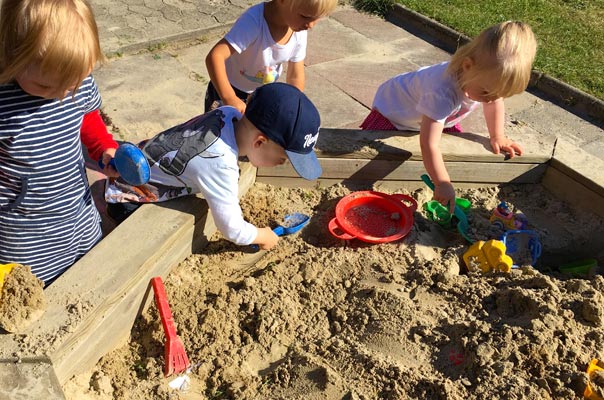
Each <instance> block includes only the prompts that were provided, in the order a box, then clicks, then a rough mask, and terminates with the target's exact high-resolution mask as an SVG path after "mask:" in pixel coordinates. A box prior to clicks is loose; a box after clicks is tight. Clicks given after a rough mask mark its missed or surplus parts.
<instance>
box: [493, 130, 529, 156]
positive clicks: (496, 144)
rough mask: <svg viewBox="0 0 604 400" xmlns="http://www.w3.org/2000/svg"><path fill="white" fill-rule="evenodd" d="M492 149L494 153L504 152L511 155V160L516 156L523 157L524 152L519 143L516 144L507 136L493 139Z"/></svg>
mask: <svg viewBox="0 0 604 400" xmlns="http://www.w3.org/2000/svg"><path fill="white" fill-rule="evenodd" d="M491 147H492V148H493V153H495V154H499V153H500V152H502V151H503V152H506V153H508V154H509V158H513V157H514V156H515V155H519V156H521V155H522V152H523V149H522V146H521V145H520V144H519V143H516V142H514V141H513V140H512V139H510V138H508V137H507V136H505V135H502V136H496V137H492V138H491Z"/></svg>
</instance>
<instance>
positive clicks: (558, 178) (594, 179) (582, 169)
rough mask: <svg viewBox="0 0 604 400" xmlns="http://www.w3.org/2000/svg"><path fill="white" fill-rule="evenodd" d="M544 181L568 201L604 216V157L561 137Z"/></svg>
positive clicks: (551, 190)
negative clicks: (599, 156) (594, 154)
mask: <svg viewBox="0 0 604 400" xmlns="http://www.w3.org/2000/svg"><path fill="white" fill-rule="evenodd" d="M541 184H542V185H543V186H544V187H545V188H546V189H548V190H549V191H550V192H552V193H553V194H554V195H555V196H556V197H558V198H560V199H561V200H564V201H566V202H567V203H570V204H573V205H574V206H575V207H580V208H583V209H586V210H590V211H591V212H593V213H594V214H597V215H599V216H600V217H604V160H602V159H600V158H597V157H595V156H593V155H591V154H589V153H587V152H586V151H584V150H583V149H581V148H579V147H577V146H575V145H573V144H572V143H570V142H568V141H567V140H563V139H559V140H558V141H557V143H556V148H555V151H554V155H553V157H552V159H551V161H550V162H549V165H548V168H547V169H546V171H545V174H544V176H543V180H542V182H541Z"/></svg>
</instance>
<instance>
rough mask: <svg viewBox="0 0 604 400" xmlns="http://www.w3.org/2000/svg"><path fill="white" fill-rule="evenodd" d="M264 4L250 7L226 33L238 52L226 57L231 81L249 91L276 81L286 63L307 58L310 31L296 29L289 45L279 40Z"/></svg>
mask: <svg viewBox="0 0 604 400" xmlns="http://www.w3.org/2000/svg"><path fill="white" fill-rule="evenodd" d="M264 4H265V3H264V2H263V3H259V4H256V5H254V6H252V7H250V8H249V9H247V10H246V11H245V12H244V13H243V14H242V15H241V16H240V17H239V19H237V21H236V22H235V24H234V25H233V27H232V28H231V30H230V31H229V32H228V33H227V34H226V35H225V39H226V40H227V42H229V44H230V45H231V46H233V48H234V49H235V51H236V53H234V54H233V55H232V56H230V57H229V58H227V60H226V71H227V75H228V77H229V82H230V83H231V85H233V86H234V87H236V88H237V89H239V90H242V91H244V92H247V93H251V92H253V91H254V90H255V89H256V88H257V87H258V86H261V85H263V84H265V83H272V82H276V81H277V80H278V79H279V76H281V73H282V72H283V65H282V64H283V63H285V62H289V61H292V62H298V61H303V60H304V58H305V57H306V31H301V32H294V33H293V35H292V37H291V38H290V39H289V41H288V42H287V43H286V44H278V43H276V42H275V40H274V39H273V37H272V36H271V32H270V30H269V28H268V24H267V23H266V20H265V19H264Z"/></svg>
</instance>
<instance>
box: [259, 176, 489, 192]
mask: <svg viewBox="0 0 604 400" xmlns="http://www.w3.org/2000/svg"><path fill="white" fill-rule="evenodd" d="M256 182H260V183H266V184H269V185H273V186H277V187H286V188H305V189H321V188H326V187H330V186H333V185H338V184H340V185H343V186H345V187H347V188H349V189H350V190H369V189H372V190H383V191H388V192H396V191H400V190H402V189H405V190H407V191H410V192H411V191H414V190H417V189H426V184H425V183H424V182H423V181H418V180H415V181H381V180H378V181H362V180H354V181H353V180H349V179H323V178H319V179H317V180H315V181H307V180H306V179H302V178H284V177H273V176H259V177H258V178H257V179H256ZM496 185H497V184H488V183H467V182H459V183H455V188H456V189H470V188H484V187H489V186H496Z"/></svg>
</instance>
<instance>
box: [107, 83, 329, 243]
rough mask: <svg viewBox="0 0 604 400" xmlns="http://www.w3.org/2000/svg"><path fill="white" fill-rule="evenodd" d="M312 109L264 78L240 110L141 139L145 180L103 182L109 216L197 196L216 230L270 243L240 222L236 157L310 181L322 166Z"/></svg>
mask: <svg viewBox="0 0 604 400" xmlns="http://www.w3.org/2000/svg"><path fill="white" fill-rule="evenodd" d="M319 124H320V118H319V112H318V111H317V109H316V108H315V106H314V105H313V104H312V102H311V101H310V100H309V99H308V98H307V97H306V96H305V95H304V93H302V92H301V91H300V90H298V89H297V88H295V87H294V86H291V85H288V84H286V83H271V84H268V85H264V86H261V87H259V88H258V89H256V91H255V92H254V93H253V94H252V96H251V97H250V100H249V102H248V105H247V108H246V110H245V114H244V115H241V113H239V111H237V110H236V109H235V108H234V107H231V106H222V107H219V108H217V109H214V110H212V111H210V112H207V113H205V114H203V115H200V116H198V117H195V118H193V119H191V120H190V121H188V122H185V123H184V124H181V125H178V126H176V127H173V128H170V129H168V130H166V131H164V132H162V133H160V134H158V135H157V136H155V137H154V138H152V139H149V140H146V141H144V142H142V143H141V144H140V145H139V146H140V147H141V148H142V150H143V152H144V153H145V155H146V157H147V159H148V160H149V164H150V165H151V179H150V180H149V183H148V184H146V185H143V186H138V187H132V186H129V185H127V184H126V183H125V182H123V180H121V179H119V180H110V184H109V185H108V187H107V190H106V191H105V199H106V200H107V202H108V203H109V204H108V211H109V214H110V215H115V211H112V209H118V208H119V203H121V202H128V201H135V202H138V203H145V202H157V201H165V200H169V199H171V198H175V197H179V196H184V195H188V194H195V193H202V194H203V197H204V199H205V200H206V201H207V202H208V205H209V207H210V211H211V212H212V217H213V218H214V222H215V223H216V227H217V228H218V230H219V231H220V232H221V233H222V234H223V235H224V236H225V237H226V239H228V240H230V241H232V242H234V243H236V244H239V245H249V244H257V245H258V246H259V247H260V248H261V249H263V250H269V249H271V248H272V247H274V246H275V245H276V244H277V242H278V240H279V237H278V236H277V235H276V234H275V233H274V232H273V231H272V230H271V228H268V227H264V228H257V227H255V226H254V225H252V224H250V223H248V222H246V221H245V220H244V219H243V214H242V211H241V207H240V206H239V199H238V195H237V194H238V193H237V192H238V180H239V166H238V163H237V159H238V157H247V158H248V160H249V161H250V163H251V164H252V165H254V166H256V167H273V166H276V165H280V164H283V163H284V162H286V161H287V160H288V159H289V161H290V162H291V163H292V165H293V167H294V169H295V170H296V172H297V173H298V174H299V175H300V176H301V177H302V178H305V179H309V180H313V179H316V178H318V177H319V175H321V167H320V165H319V162H318V160H317V157H316V155H315V153H314V151H313V149H314V146H315V143H316V141H317V138H318V136H319Z"/></svg>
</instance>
